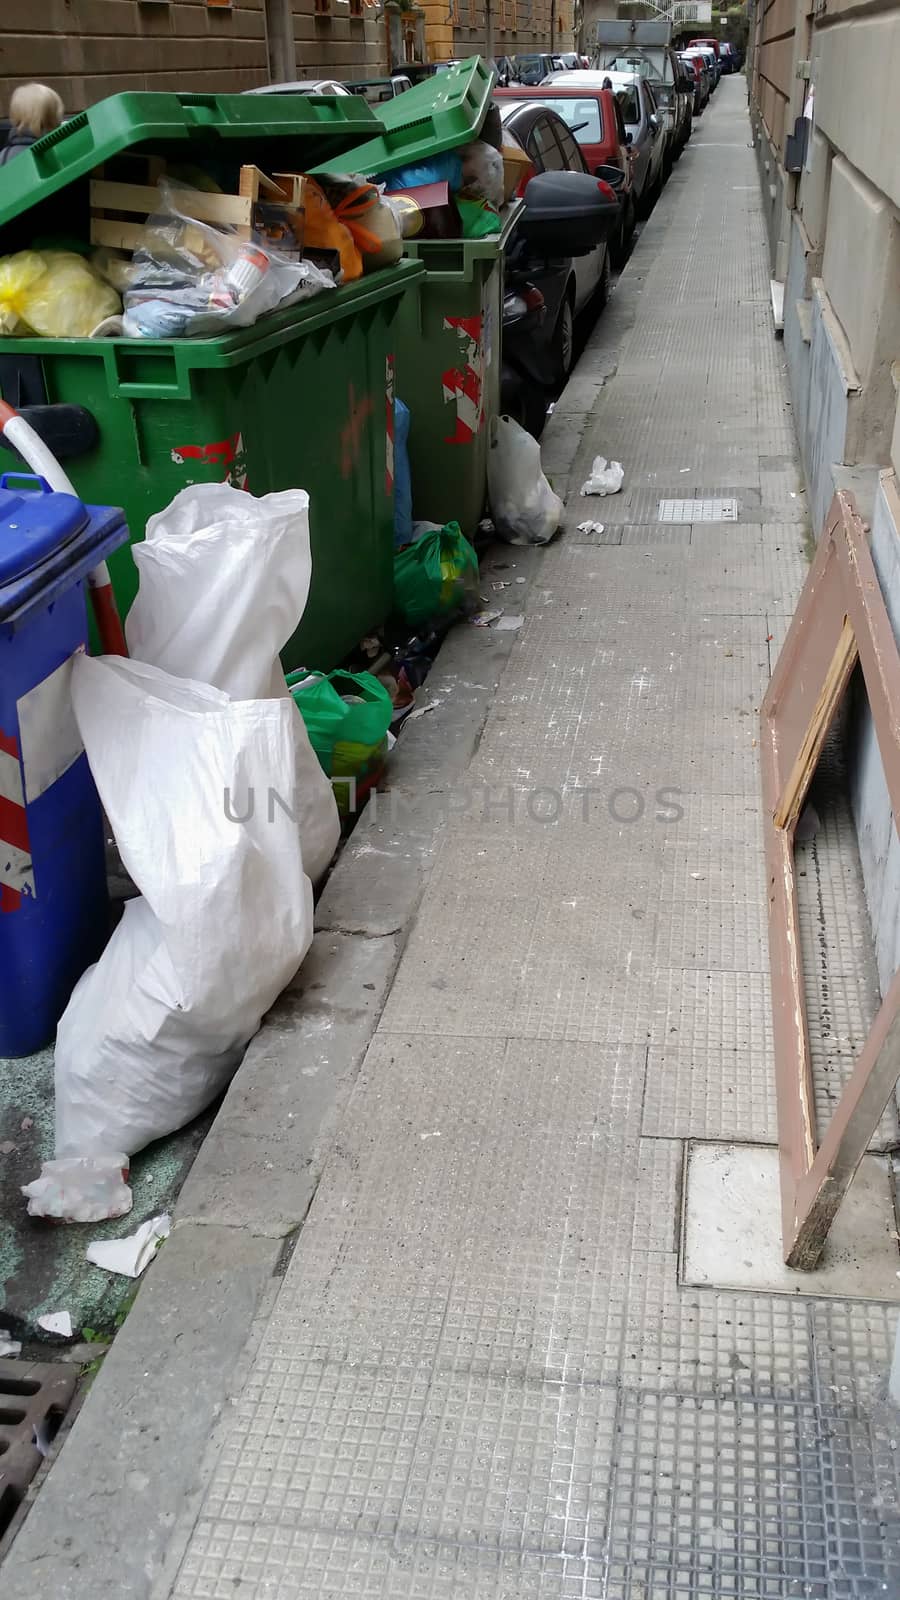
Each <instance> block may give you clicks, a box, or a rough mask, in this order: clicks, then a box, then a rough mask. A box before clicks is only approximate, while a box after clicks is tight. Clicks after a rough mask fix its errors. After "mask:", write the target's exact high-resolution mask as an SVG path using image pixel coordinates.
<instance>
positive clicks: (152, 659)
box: [125, 483, 340, 883]
mask: <svg viewBox="0 0 900 1600" xmlns="http://www.w3.org/2000/svg"><path fill="white" fill-rule="evenodd" d="M132 553H133V555H134V559H135V563H136V565H137V568H138V572H139V575H140V587H139V589H138V593H137V598H136V599H135V601H134V604H133V605H132V607H131V610H130V612H129V613H128V620H127V622H126V624H125V635H126V639H127V641H128V649H129V653H130V654H131V656H132V658H133V660H135V661H147V662H149V663H150V664H151V665H152V666H155V667H162V669H163V671H164V672H171V673H172V674H173V675H174V676H175V677H178V678H195V679H198V680H199V681H200V682H201V683H211V684H213V685H214V686H215V688H217V689H222V690H224V692H225V693H226V694H227V695H230V696H231V698H232V700H259V699H263V698H265V697H266V696H268V695H277V696H281V697H282V698H285V697H288V688H287V685H286V683H285V681H284V673H283V671H282V668H281V663H280V661H279V659H278V653H279V651H280V650H282V649H283V647H284V646H285V645H286V644H287V641H288V640H289V639H290V637H291V635H292V634H293V633H294V631H295V629H296V627H297V624H298V622H299V621H300V618H301V617H302V615H303V612H304V610H305V608H306V602H307V599H308V597H309V586H310V581H311V578H312V556H311V552H310V544H309V495H308V494H307V493H306V490H305V489H286V490H284V491H283V492H282V493H281V494H267V495H263V496H262V498H261V499H258V500H257V499H255V498H254V496H253V495H251V494H248V493H247V492H246V491H245V490H243V489H234V488H232V486H231V484H228V483H202V484H200V483H198V484H194V485H192V486H191V487H189V488H187V489H182V490H181V492H180V493H179V494H177V495H176V496H175V499H174V500H173V501H172V503H171V505H169V506H167V507H166V509H165V510H164V511H160V512H159V513H158V514H157V515H156V516H154V517H151V518H150V520H149V522H148V523H147V533H146V538H145V539H144V541H143V543H138V544H136V545H133V546H132ZM312 664H313V665H314V664H315V663H312ZM292 704H293V702H292ZM293 727H294V738H295V741H296V780H295V785H294V787H295V789H296V794H297V818H298V823H299V827H300V837H301V840H302V844H303V862H304V866H305V868H306V871H307V873H308V874H309V877H310V878H311V879H312V881H313V883H316V882H318V880H319V878H321V876H322V874H323V873H324V871H325V869H326V867H327V866H328V863H329V862H330V860H331V858H332V856H333V855H334V852H335V850H336V848H337V843H338V838H339V836H340V818H339V816H338V810H337V805H336V803H335V799H334V794H333V791H332V788H331V783H330V781H329V779H328V778H327V777H326V776H325V774H324V772H323V771H322V768H321V767H320V765H319V762H318V760H317V758H316V755H315V752H314V750H313V748H312V745H311V744H310V742H309V735H308V734H307V732H306V728H305V726H304V723H303V718H302V717H301V715H300V712H299V711H298V710H297V708H296V707H294V714H293Z"/></svg>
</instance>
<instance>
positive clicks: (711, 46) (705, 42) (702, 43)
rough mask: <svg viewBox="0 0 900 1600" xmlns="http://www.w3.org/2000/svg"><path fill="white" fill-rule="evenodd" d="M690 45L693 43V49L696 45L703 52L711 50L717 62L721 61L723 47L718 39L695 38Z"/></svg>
mask: <svg viewBox="0 0 900 1600" xmlns="http://www.w3.org/2000/svg"><path fill="white" fill-rule="evenodd" d="M690 43H691V46H692V47H693V46H694V45H698V46H699V47H700V49H701V50H711V51H712V53H713V55H714V56H715V58H716V60H717V61H718V60H719V52H720V50H721V45H720V43H719V40H718V39H709V38H705V39H700V38H694V39H691V41H690Z"/></svg>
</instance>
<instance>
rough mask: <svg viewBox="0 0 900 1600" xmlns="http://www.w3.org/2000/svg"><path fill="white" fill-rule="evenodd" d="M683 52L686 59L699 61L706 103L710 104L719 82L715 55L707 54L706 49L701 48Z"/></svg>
mask: <svg viewBox="0 0 900 1600" xmlns="http://www.w3.org/2000/svg"><path fill="white" fill-rule="evenodd" d="M683 53H684V57H685V60H686V61H696V62H698V63H699V66H700V71H701V76H702V81H703V86H704V94H705V96H706V98H705V101H704V104H705V105H708V104H709V101H710V99H711V97H712V92H713V90H714V89H715V86H716V82H717V79H716V75H715V72H714V70H713V67H712V62H713V61H714V60H715V57H714V56H713V55H712V54H711V53H710V54H709V55H707V53H706V51H705V50H700V49H699V48H698V49H688V50H685V51H684V52H683Z"/></svg>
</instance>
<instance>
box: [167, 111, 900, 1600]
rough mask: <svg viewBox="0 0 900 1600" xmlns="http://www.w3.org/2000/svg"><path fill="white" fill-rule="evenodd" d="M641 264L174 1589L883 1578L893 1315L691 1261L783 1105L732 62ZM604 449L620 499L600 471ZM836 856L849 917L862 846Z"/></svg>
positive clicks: (846, 1588) (756, 224)
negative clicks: (684, 1274) (724, 1280)
mask: <svg viewBox="0 0 900 1600" xmlns="http://www.w3.org/2000/svg"><path fill="white" fill-rule="evenodd" d="M627 281H628V285H629V292H630V304H631V306H632V308H633V313H634V322H633V326H632V327H631V329H630V331H629V332H627V334H626V335H625V337H624V339H623V342H622V345H621V349H620V352H619V357H618V362H617V366H616V370H615V372H614V374H613V375H611V376H609V378H608V381H606V382H605V383H604V384H603V386H602V387H601V388H599V389H597V388H596V387H595V396H594V395H592V394H591V393H590V390H591V385H592V379H593V377H594V375H595V373H596V371H597V369H598V368H599V369H600V371H601V373H602V369H603V354H602V350H601V351H600V353H599V355H598V356H597V357H596V366H594V367H593V368H592V361H593V360H594V358H593V357H592V355H591V353H590V352H589V353H588V357H587V359H586V361H585V362H584V363H583V364H582V367H581V368H580V369H579V373H578V374H577V376H576V379H575V386H576V391H575V392H576V394H577V392H578V389H577V386H578V385H581V392H582V394H584V392H585V388H586V389H587V393H588V406H587V407H586V408H585V413H584V415H585V417H586V427H585V432H584V437H583V439H582V441H581V443H580V445H579V448H578V452H577V455H576V457H575V459H574V462H573V463H572V470H571V476H570V481H569V488H570V495H569V505H568V511H567V526H566V535H565V537H564V538H563V539H562V540H561V541H560V542H558V543H557V544H556V545H554V546H553V547H551V548H550V549H549V550H547V552H546V553H545V554H544V555H543V556H542V558H541V560H540V563H539V565H538V567H537V574H536V577H535V579H534V582H533V584H532V587H531V590H530V593H529V599H528V604H527V608H526V609H527V623H526V626H525V628H524V629H523V631H522V633H521V635H520V636H519V638H518V640H517V642H516V645H515V648H514V650H513V652H512V655H511V658H510V660H509V663H508V666H507V667H506V670H505V672H504V673H503V676H502V678H501V682H500V686H499V690H498V693H497V695H496V697H495V701H494V704H493V707H492V709H491V711H490V713H489V715H488V717H487V721H486V725H485V728H484V732H483V736H482V738H481V741H480V744H479V746H478V749H477V751H476V753H475V755H474V758H473V760H472V761H471V763H470V766H469V770H468V774H467V785H468V788H467V794H466V797H465V799H464V800H463V802H462V804H461V806H460V807H459V809H462V807H463V806H464V808H465V814H464V815H455V816H454V817H453V818H452V819H451V820H450V821H449V823H448V826H447V828H446V831H445V834H444V837H443V843H442V847H441V849H440V852H439V855H438V858H437V862H436V864H435V867H434V869H433V872H432V873H431V876H430V879H429V882H428V885H427V888H426V891H425V894H424V897H423V900H422V903H421V906H420V908H419V912H418V916H417V919H416V922H415V925H414V927H413V931H412V934H411V937H410V938H409V941H408V944H407V946H406V949H405V951H404V953H403V955H402V958H401V960H400V964H399V969H398V971H397V974H396V977H395V979H394V983H393V986H392V989H391V993H390V996H389V999H388V1002H387V1005H386V1008H385V1010H384V1013H383V1015H382V1018H381V1021H380V1024H379V1027H378V1029H377V1032H376V1034H375V1038H374V1041H373V1043H372V1045H371V1048H370V1050H369V1052H368V1055H367V1058H366V1061H365V1064H364V1067H363V1070H362V1073H361V1076H360V1079H359V1082H358V1085H357V1088H356V1091H355V1093H354V1095H353V1098H352V1101H351V1104H350V1107H349V1110H348V1112H347V1114H346V1117H345V1119H344V1122H343V1126H342V1128H341V1131H340V1135H339V1138H338V1141H337V1144H336V1146H335V1149H334V1152H333V1154H332V1156H331V1157H330V1159H329V1161H328V1163H327V1165H326V1169H325V1173H324V1177H323V1179H322V1182H321V1185H320V1187H319V1190H318V1193H317V1195H316V1199H315V1202H314V1204H313V1207H312V1210H311V1213H310V1216H309V1218H308V1220H307V1222H306V1225H305V1226H304V1228H303V1230H302V1233H301V1236H300V1239H299V1243H298V1246H297V1249H296V1253H295V1255H294V1257H293V1260H292V1261H291V1263H290V1266H289V1268H288V1271H287V1274H286V1277H285V1281H284V1284H283V1286H282V1288H281V1291H280V1294H279V1296H278V1299H277V1302H276V1304H275V1307H274V1311H273V1314H272V1317H271V1320H270V1321H269V1324H268V1327H267V1328H266V1330H265V1333H264V1335H263V1338H262V1342H261V1346H260V1349H259V1353H258V1355H257V1357H256V1360H255V1363H254V1366H253V1370H252V1373H251V1375H250V1377H249V1379H248V1382H247V1384H246V1387H245V1389H244V1392H243V1395H242V1396H241V1398H240V1400H239V1402H238V1405H237V1407H236V1414H235V1416H234V1419H233V1422H232V1425H231V1427H230V1428H229V1430H228V1432H227V1434H226V1437H225V1440H224V1444H223V1446H222V1449H221V1453H220V1455H219V1457H218V1460H217V1462H216V1464H215V1467H214V1470H213V1473H212V1479H211V1482H210V1484H209V1487H208V1490H207V1493H206V1495H205V1499H204V1503H203V1505H202V1509H201V1510H200V1514H199V1516H198V1518H197V1521H196V1525H195V1527H194V1529H193V1532H192V1535H191V1537H190V1540H189V1543H188V1547H187V1550H186V1553H185V1556H184V1560H183V1562H182V1565H181V1568H180V1572H179V1575H178V1577H177V1580H176V1582H175V1585H174V1589H173V1594H174V1595H175V1596H177V1600H209V1597H211V1596H214V1597H220V1596H221V1597H225V1596H228V1597H229V1600H231V1597H239V1600H262V1597H263V1596H266V1597H267V1600H276V1597H277V1600H288V1597H290V1600H294V1597H298V1596H300V1595H316V1596H324V1595H341V1596H350V1595H358V1596H363V1595H365V1596H367V1597H368V1596H376V1595H378V1596H386V1597H387V1596H389V1597H391V1600H399V1597H401V1596H406V1595H408V1596H413V1595H415V1596H417V1597H425V1596H429V1597H430V1596H434V1597H437V1596H446V1597H448V1600H449V1597H462V1596H476V1595H477V1596H485V1597H487V1596H510V1597H512V1596H515V1597H524V1596H538V1595H540V1596H560V1597H562V1596H576V1595H577V1596H583V1597H587V1596H601V1595H602V1596H605V1597H607V1600H625V1597H629V1600H637V1597H638V1596H641V1597H642V1600H649V1597H651V1596H652V1597H654V1600H656V1597H657V1596H659V1597H662V1596H667V1597H668V1596H675V1595H678V1596H688V1595H691V1596H693V1595H697V1596H701V1595H702V1596H710V1597H712V1596H715V1597H717V1600H721V1597H722V1596H725V1595H740V1596H751V1595H752V1596H765V1597H775V1596H788V1595H791V1596H795V1595H801V1594H802V1595H805V1596H822V1597H825V1596H829V1597H832V1596H833V1597H837V1596H844V1595H847V1596H849V1595H864V1594H875V1593H883V1592H885V1590H886V1589H887V1590H890V1589H891V1588H892V1587H893V1586H894V1584H896V1582H897V1580H898V1576H900V1549H898V1543H900V1522H898V1516H897V1504H898V1480H897V1471H896V1466H895V1462H896V1456H895V1455H894V1454H892V1445H891V1441H890V1440H889V1439H888V1437H887V1435H886V1433H885V1430H884V1426H883V1425H882V1424H880V1422H879V1412H878V1408H877V1407H875V1410H874V1416H873V1407H872V1403H873V1399H874V1397H875V1396H876V1394H877V1392H878V1386H879V1385H880V1384H883V1379H884V1376H885V1374H886V1371H887V1367H888V1365H889V1347H890V1342H891V1337H892V1324H893V1320H894V1317H893V1316H892V1315H890V1314H889V1312H888V1308H887V1307H886V1306H885V1305H884V1304H880V1303H875V1302H872V1303H866V1302H859V1301H856V1302H849V1301H842V1300H840V1299H833V1298H832V1299H827V1298H822V1299H804V1298H798V1297H796V1296H794V1297H792V1296H790V1295H775V1294H762V1293H740V1292H727V1291H721V1290H718V1289H715V1288H696V1287H693V1288H691V1287H687V1286H685V1285H684V1284H683V1283H682V1282H681V1281H680V1277H679V1234H678V1225H679V1216H680V1196H681V1183H682V1173H683V1164H684V1161H685V1151H686V1143H687V1141H689V1140H691V1139H697V1140H703V1141H715V1140H718V1141H741V1142H745V1143H749V1144H762V1145H773V1144H774V1142H775V1140H776V1136H777V1135H776V1122H775V1107H774V1086H773V1078H772V1061H771V1026H770V1000H769V980H768V972H767V964H768V957H767V946H766V926H765V878H764V870H763V863H762V854H761V833H760V801H759V779H758V750H757V712H758V706H759V701H760V697H761V694H762V692H763V689H764V686H765V683H766V680H767V677H768V674H769V670H770V665H771V661H772V659H773V656H774V653H775V652H776V651H777V647H778V642H779V640H780V638H781V637H782V636H783V631H784V627H785V626H786V622H787V619H788V617H789V615H790V613H791V611H792V609H793V606H794V603H795V601H796V598H797V595H798V593H799V589H800V587H801V584H802V581H803V577H804V573H805V570H806V567H805V556H804V540H805V536H806V529H805V526H804V508H803V496H802V494H801V493H800V490H799V482H798V476H797V469H796V463H795V455H794V445H793V432H792V424H791V418H790V411H789V409H788V408H787V406H786V401H785V385H784V381H783V374H782V362H781V351H780V347H779V346H778V345H777V344H776V342H775V340H774V338H773V335H772V330H771V324H770V314H769V306H768V274H767V269H766V257H765V245H764V238H763V229H762V223H761V220H760V210H759V201H758V195H757V188H756V178H755V172H754V166H753V160H752V156H751V152H750V150H749V149H748V121H747V116H746V110H745V105H744V93H743V81H742V80H740V81H734V82H730V81H729V82H726V83H724V84H723V86H722V89H721V91H720V93H719V95H718V96H717V99H716V102H715V104H714V105H713V107H712V108H711V110H710V113H709V115H708V116H707V117H706V118H705V119H704V123H703V125H702V128H701V129H700V130H698V135H697V139H696V145H695V147H694V148H692V149H691V150H690V151H689V152H688V153H687V154H686V155H685V157H684V159H683V161H682V163H681V165H680V167H679V169H678V170H677V172H676V174H675V176H674V177H673V179H672V182H671V183H670V185H669V187H668V190H667V192H666V195H665V197H664V199H663V201H662V203H661V205H660V207H659V209H658V213H657V215H656V216H655V217H654V218H653V220H652V221H651V223H650V225H649V226H648V228H647V230H646V233H645V236H644V239H643V240H642V242H641V245H640V247H639V250H638V253H637V256H636V258H635V260H634V261H633V262H632V264H631V268H630V269H629V274H628V275H627ZM598 381H599V380H598ZM567 415H568V417H569V419H571V416H572V412H571V408H569V410H568V412H567V404H566V402H564V404H563V407H562V412H561V418H562V420H561V421H557V422H556V423H555V425H554V427H553V429H552V431H551V437H550V438H549V439H548V446H547V455H548V459H549V460H550V461H551V462H552V459H553V455H554V453H555V452H558V451H559V450H560V445H561V444H562V448H563V450H564V448H565V423H566V419H567ZM569 425H570V426H571V425H572V424H571V420H570V421H569ZM561 435H562V438H561V437H560V436H561ZM599 451H602V453H603V454H605V455H608V456H611V457H618V458H619V459H621V460H622V461H623V463H624V464H625V470H626V487H625V490H624V491H623V493H622V494H621V495H619V496H617V497H616V498H615V499H614V500H601V501H594V502H587V501H585V500H582V499H580V498H579V496H578V492H577V490H578V486H579V484H580V482H581V480H582V478H583V477H584V476H586V469H587V466H588V463H589V461H590V459H591V457H592V456H593V455H594V453H595V452H599ZM557 464H558V466H559V467H560V468H562V469H564V468H565V466H566V462H565V460H564V459H560V460H558V463H557ZM729 501H734V502H735V512H736V517H737V521H736V522H731V521H725V520H721V519H722V518H723V516H724V515H725V514H726V510H727V502H729ZM661 502H670V503H671V504H670V505H669V506H668V507H666V508H664V507H663V506H662V505H661ZM663 514H666V515H667V516H668V517H669V519H670V520H667V521H663V520H661V517H662V515H663ZM588 516H591V517H596V518H598V519H599V520H602V521H603V522H604V523H605V530H604V532H603V533H602V534H601V535H599V536H596V535H593V536H592V535H583V534H580V533H578V531H577V525H578V523H579V522H582V521H584V520H585V518H586V517H588ZM840 804H841V802H840V798H839V797H838V798H836V799H835V802H834V806H833V807H832V808H831V810H829V809H828V807H827V806H826V807H824V811H825V815H826V825H827V826H829V827H830V826H833V827H834V828H835V829H838V830H839V829H840V826H841V814H840ZM839 844H840V841H839ZM822 857H823V860H824V857H825V852H824V850H823V851H822ZM836 870H837V871H838V873H839V877H840V874H841V873H843V876H842V877H841V878H840V882H839V884H838V887H837V889H835V886H834V885H832V892H833V893H837V894H838V898H840V897H841V894H843V901H842V911H843V913H844V925H845V931H846V927H847V919H848V918H851V917H856V918H857V919H858V922H859V928H858V930H854V935H855V933H856V932H858V934H859V937H860V939H861V940H863V941H864V939H865V930H864V920H863V913H862V907H861V903H860V902H859V897H858V883H857V881H856V879H855V877H854V873H853V862H852V859H851V858H850V857H849V855H847V852H846V851H845V858H842V860H841V861H840V862H839V863H838V868H837V869H836ZM841 883H842V884H843V889H841ZM837 961H838V963H840V955H839V954H838V956H837ZM832 965H834V963H832ZM840 970H842V969H841V968H840V965H838V967H837V968H836V972H840ZM828 976H829V978H830V981H831V982H832V988H833V990H834V988H835V974H834V973H830V974H829V975H828ZM858 987H859V986H858V985H857V988H858ZM855 999H858V996H855V994H850V995H849V996H848V998H847V1005H850V1006H851V1008H852V1005H853V1003H854V1001H855ZM860 1004H861V1002H860ZM839 1009H840V1008H839ZM843 1020H844V1024H845V1030H844V1031H846V1028H847V1027H849V1026H850V1024H849V1023H847V1020H846V1006H845V1007H844V1018H843ZM862 1020H864V1019H860V1023H861V1022H862ZM821 1042H822V1041H820V1043H821ZM824 1044H825V1046H826V1047H827V1044H828V1041H827V1039H826V1040H825V1041H824ZM827 1054H828V1052H827V1048H826V1055H827ZM829 1060H831V1057H829ZM826 1077H827V1075H826ZM828 1092H829V1091H828V1087H827V1081H826V1083H825V1087H824V1090H823V1093H824V1095H825V1098H826V1100H827V1095H828ZM721 1249H722V1252H723V1255H727V1253H728V1251H729V1240H728V1238H727V1237H723V1238H722V1241H721ZM892 1293H893V1286H892V1285H891V1284H887V1285H886V1288H885V1294H886V1296H890V1295H891V1294H892ZM876 1508H877V1509H876Z"/></svg>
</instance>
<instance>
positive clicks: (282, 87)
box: [243, 78, 350, 95]
mask: <svg viewBox="0 0 900 1600" xmlns="http://www.w3.org/2000/svg"><path fill="white" fill-rule="evenodd" d="M243 92H244V94H328V95H334V94H347V95H349V93H350V90H349V89H348V88H347V85H346V84H345V83H338V81H337V79H336V78H297V79H296V80H295V81H294V82H293V83H264V84H261V85H260V87H259V88H258V89H245V90H244V91H243Z"/></svg>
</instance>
